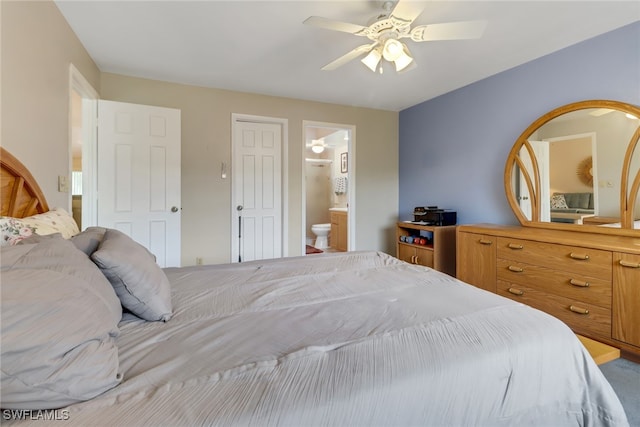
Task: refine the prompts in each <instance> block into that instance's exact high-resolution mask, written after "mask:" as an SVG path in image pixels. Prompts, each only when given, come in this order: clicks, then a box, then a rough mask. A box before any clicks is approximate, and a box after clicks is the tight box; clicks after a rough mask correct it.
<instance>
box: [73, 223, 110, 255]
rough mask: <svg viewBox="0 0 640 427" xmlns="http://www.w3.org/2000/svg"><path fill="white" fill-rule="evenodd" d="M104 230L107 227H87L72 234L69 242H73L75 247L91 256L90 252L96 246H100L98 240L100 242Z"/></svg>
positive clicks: (93, 250) (94, 249)
mask: <svg viewBox="0 0 640 427" xmlns="http://www.w3.org/2000/svg"><path fill="white" fill-rule="evenodd" d="M106 231H107V229H106V228H104V227H88V228H87V229H85V230H84V231H82V232H81V233H79V234H76V235H75V236H73V237H72V238H71V242H73V244H74V245H75V246H76V248H78V249H80V250H81V251H82V252H84V253H85V254H87V256H91V254H92V253H94V252H95V251H96V250H97V249H98V246H100V242H102V238H103V237H104V233H105V232H106Z"/></svg>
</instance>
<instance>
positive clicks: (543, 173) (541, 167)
mask: <svg viewBox="0 0 640 427" xmlns="http://www.w3.org/2000/svg"><path fill="white" fill-rule="evenodd" d="M528 142H529V144H530V145H531V148H532V150H533V154H534V155H535V156H536V162H537V164H538V173H539V175H540V188H539V189H537V190H538V198H539V200H540V202H539V203H540V221H546V222H548V221H550V220H551V196H550V194H549V142H548V141H533V140H530V141H528ZM520 159H522V163H523V164H524V167H525V170H526V171H527V172H528V175H529V177H530V178H531V179H532V180H533V163H532V161H531V158H530V157H529V152H528V151H527V149H526V148H525V147H522V148H521V149H520ZM518 188H519V194H518V201H519V204H520V208H521V209H522V212H523V213H524V215H525V216H526V217H527V218H528V219H531V218H532V212H531V209H532V207H531V194H530V193H529V187H528V186H527V182H526V180H525V178H524V174H523V173H522V172H520V174H519V186H518Z"/></svg>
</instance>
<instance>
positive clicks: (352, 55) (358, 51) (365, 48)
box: [322, 42, 378, 71]
mask: <svg viewBox="0 0 640 427" xmlns="http://www.w3.org/2000/svg"><path fill="white" fill-rule="evenodd" d="M377 44H378V43H377V42H376V43H372V44H363V45H362V46H358V47H357V48H355V49H353V50H352V51H351V52H348V53H346V54H344V55H342V56H341V57H340V58H338V59H336V60H335V61H333V62H330V63H329V64H327V65H325V66H324V67H322V70H324V71H332V70H335V69H336V68H338V67H342V66H343V65H344V64H346V63H347V62H349V61H351V60H353V59H356V58H357V57H358V56H360V55H363V54H365V53H367V52H369V51H371V49H373V48H374V47H375V46H376V45H377Z"/></svg>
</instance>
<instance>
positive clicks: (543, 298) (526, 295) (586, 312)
mask: <svg viewBox="0 0 640 427" xmlns="http://www.w3.org/2000/svg"><path fill="white" fill-rule="evenodd" d="M498 294H499V295H502V296H503V297H507V298H510V299H512V300H515V301H519V302H521V303H523V304H527V305H530V306H531V307H534V308H537V309H538V310H542V311H544V312H546V313H549V314H550V315H552V316H555V317H557V318H558V319H560V320H562V321H563V322H564V323H566V324H567V325H569V327H570V328H572V329H574V330H575V331H577V332H583V333H585V332H586V333H587V334H588V335H592V334H597V335H601V336H604V337H610V336H611V310H609V309H606V308H603V307H600V306H597V305H594V304H590V303H586V302H583V301H579V300H573V299H571V298H565V297H561V296H558V295H552V294H549V293H547V292H543V291H539V290H536V289H532V288H529V287H526V286H520V285H518V284H513V283H509V282H505V281H502V280H498Z"/></svg>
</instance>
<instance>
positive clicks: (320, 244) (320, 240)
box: [311, 224, 331, 249]
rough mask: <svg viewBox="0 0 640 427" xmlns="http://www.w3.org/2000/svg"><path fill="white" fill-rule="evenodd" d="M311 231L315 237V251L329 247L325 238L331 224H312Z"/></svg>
mask: <svg viewBox="0 0 640 427" xmlns="http://www.w3.org/2000/svg"><path fill="white" fill-rule="evenodd" d="M311 231H313V234H315V235H316V244H315V247H316V248H317V249H326V248H328V247H329V240H328V239H327V237H328V236H329V232H330V231H331V224H313V225H312V226H311Z"/></svg>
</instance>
